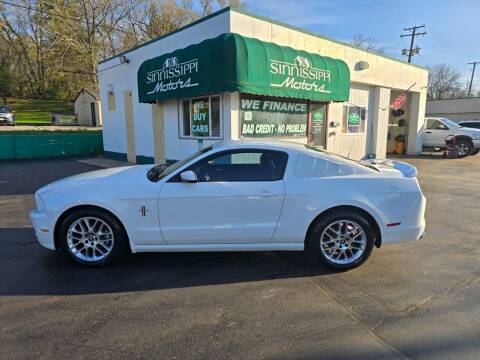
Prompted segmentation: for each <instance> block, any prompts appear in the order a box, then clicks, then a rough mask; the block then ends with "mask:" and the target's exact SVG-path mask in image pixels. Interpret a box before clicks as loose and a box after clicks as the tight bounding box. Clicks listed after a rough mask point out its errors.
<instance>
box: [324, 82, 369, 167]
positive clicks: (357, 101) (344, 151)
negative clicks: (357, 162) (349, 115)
mask: <svg viewBox="0 0 480 360" xmlns="http://www.w3.org/2000/svg"><path fill="white" fill-rule="evenodd" d="M372 100H373V90H372V89H371V88H369V87H367V86H363V85H358V84H352V85H351V88H350V99H349V101H348V102H347V103H333V104H330V106H329V109H328V122H329V123H330V122H332V121H338V122H340V124H341V125H340V126H339V127H335V128H329V129H328V134H327V150H329V151H332V152H335V153H337V154H341V155H344V156H349V157H351V158H354V159H361V158H362V157H364V156H365V154H366V140H367V132H368V130H369V124H370V122H372V121H373V116H372V114H373V112H372V109H371V107H372ZM347 104H349V105H352V106H362V107H366V108H367V121H366V123H365V129H364V132H363V133H359V134H348V133H344V132H343V106H344V105H347Z"/></svg>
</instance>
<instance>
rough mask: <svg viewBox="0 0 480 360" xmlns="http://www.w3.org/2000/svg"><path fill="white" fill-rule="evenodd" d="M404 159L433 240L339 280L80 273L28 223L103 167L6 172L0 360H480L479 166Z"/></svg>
mask: <svg viewBox="0 0 480 360" xmlns="http://www.w3.org/2000/svg"><path fill="white" fill-rule="evenodd" d="M407 161H409V162H411V163H412V164H414V165H415V166H417V167H418V169H419V181H420V183H421V185H422V188H423V190H424V193H425V195H426V197H427V201H428V204H427V233H426V236H425V237H424V238H423V239H422V240H419V241H416V242H410V243H404V244H396V245H389V246H384V247H382V248H381V249H375V250H374V252H373V254H372V256H371V258H370V259H369V261H368V262H367V263H366V264H364V265H363V266H361V267H360V268H357V269H355V270H352V271H349V272H344V273H334V272H331V271H329V270H328V269H326V268H325V267H323V266H322V265H320V264H319V263H317V262H316V261H315V260H314V259H312V258H311V257H309V256H307V255H305V254H303V253H296V252H253V253H192V254H188V253H164V254H136V255H128V256H125V257H124V258H122V259H121V260H120V261H118V262H115V263H113V264H112V265H111V266H107V267H104V268H97V269H85V268H82V267H80V266H78V265H76V264H74V263H72V262H71V261H69V260H68V259H67V258H65V257H64V256H63V254H61V253H56V252H52V251H49V250H47V249H43V248H42V247H41V246H40V245H39V244H38V243H37V241H36V240H35V236H34V232H33V229H32V228H31V226H30V223H29V221H28V216H27V215H28V211H29V209H30V208H32V207H33V206H34V201H33V193H34V191H35V190H36V189H37V188H39V187H40V186H42V185H44V184H47V183H49V182H51V181H54V180H56V179H59V178H62V177H65V176H69V175H72V174H75V173H80V172H84V171H89V170H95V169H97V167H96V166H93V165H88V164H87V163H88V161H87V163H85V162H80V161H78V160H77V159H67V160H36V161H33V160H31V161H30V160H27V161H7V162H0V259H1V260H0V359H3V360H6V359H31V358H55V359H57V358H58V359H72V360H73V359H93V358H95V359H101V358H116V359H137V358H157V359H190V358H198V359H288V358H292V359H293V358H294V359H405V358H414V359H452V358H455V359H480V302H479V299H480V281H479V275H480V262H479V259H480V246H479V242H480V235H479V234H480V221H479V218H480V191H479V186H478V184H479V180H478V179H479V176H480V157H478V156H477V157H469V158H466V159H455V160H447V159H440V158H428V157H425V158H419V159H408V160H407Z"/></svg>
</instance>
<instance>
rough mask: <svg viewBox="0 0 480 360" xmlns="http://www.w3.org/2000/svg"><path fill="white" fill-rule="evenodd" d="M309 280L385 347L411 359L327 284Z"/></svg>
mask: <svg viewBox="0 0 480 360" xmlns="http://www.w3.org/2000/svg"><path fill="white" fill-rule="evenodd" d="M305 280H306V281H307V282H309V283H310V284H312V285H313V286H315V287H316V288H317V289H319V290H320V291H321V292H322V293H323V294H324V295H325V296H327V297H328V298H329V299H330V300H332V301H333V302H334V303H335V304H337V305H338V306H339V307H341V308H342V309H343V311H344V312H345V313H346V315H348V316H349V317H350V318H351V319H352V320H353V322H354V323H355V324H358V325H360V326H361V327H362V328H363V329H364V330H365V331H366V332H367V333H368V334H369V335H370V336H371V337H372V338H373V339H375V340H376V341H377V342H378V343H380V344H381V345H382V346H383V347H385V348H386V349H388V350H389V351H391V352H392V353H394V354H395V355H396V356H397V357H398V358H400V359H409V357H408V356H406V355H405V354H403V353H402V352H401V351H400V350H398V349H396V348H395V347H393V346H392V345H390V344H389V343H388V342H387V341H386V340H385V339H383V338H382V337H381V336H380V335H378V334H377V333H375V331H373V329H372V328H370V327H369V326H368V325H367V324H365V323H364V322H363V321H362V319H361V317H360V315H358V314H357V313H356V312H355V311H354V310H353V308H352V307H348V306H345V305H343V304H342V303H341V302H340V300H339V299H338V297H337V296H336V295H335V294H334V293H333V292H332V291H331V290H330V289H329V288H328V287H326V286H325V285H323V284H319V283H317V282H315V281H313V279H310V278H306V279H305Z"/></svg>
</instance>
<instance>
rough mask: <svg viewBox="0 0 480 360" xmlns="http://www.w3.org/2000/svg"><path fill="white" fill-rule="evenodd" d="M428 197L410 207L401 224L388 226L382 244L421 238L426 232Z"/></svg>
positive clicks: (423, 197) (422, 197)
mask: <svg viewBox="0 0 480 360" xmlns="http://www.w3.org/2000/svg"><path fill="white" fill-rule="evenodd" d="M426 205H427V199H426V198H425V196H423V195H421V198H420V199H419V200H418V201H417V202H416V204H415V205H414V206H413V207H412V208H411V209H410V211H409V212H408V214H407V216H406V217H405V218H404V219H403V221H402V222H401V224H400V225H398V226H395V227H392V228H387V229H386V230H385V231H384V232H383V234H382V244H391V243H397V242H403V241H412V240H420V239H421V238H422V237H423V235H424V234H425V208H426Z"/></svg>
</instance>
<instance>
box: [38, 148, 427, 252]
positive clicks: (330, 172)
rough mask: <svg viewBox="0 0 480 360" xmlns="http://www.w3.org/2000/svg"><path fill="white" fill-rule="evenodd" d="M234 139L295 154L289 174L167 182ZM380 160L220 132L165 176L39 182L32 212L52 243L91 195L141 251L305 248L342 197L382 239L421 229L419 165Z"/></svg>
mask: <svg viewBox="0 0 480 360" xmlns="http://www.w3.org/2000/svg"><path fill="white" fill-rule="evenodd" d="M232 149H255V150H256V149H266V150H276V151H281V152H284V153H286V154H288V162H287V165H286V169H285V172H284V175H283V179H280V180H277V181H242V182H197V183H186V182H169V180H171V179H172V178H173V177H174V176H178V174H180V173H181V172H182V171H183V170H184V169H186V168H188V166H189V165H191V164H192V162H195V161H197V160H199V159H202V158H205V157H207V156H209V155H211V154H213V153H216V152H222V151H229V150H232ZM375 167H377V168H378V170H377V169H372V165H368V166H367V165H365V164H360V163H357V162H354V161H352V160H348V159H345V158H342V157H339V156H335V155H332V154H328V153H323V152H317V151H313V150H311V149H308V148H306V147H305V146H304V145H301V144H294V143H276V142H250V141H248V142H221V143H217V144H215V145H214V146H213V147H212V149H210V150H209V151H207V152H205V153H203V154H202V155H200V156H199V157H197V158H195V160H191V161H189V162H186V163H184V164H183V166H180V167H179V168H177V169H176V170H175V171H173V172H172V173H171V174H170V175H168V176H166V177H165V178H163V179H162V180H160V181H158V182H152V181H150V180H148V179H147V176H146V174H147V172H148V170H149V169H150V168H152V165H142V166H128V167H120V168H111V169H106V170H98V171H93V172H88V173H84V174H80V175H76V176H72V177H69V178H66V179H63V180H60V181H57V182H54V183H51V184H49V185H47V186H45V187H43V188H41V189H40V190H38V191H37V192H36V194H35V197H36V204H37V208H36V209H35V210H33V211H32V212H31V213H30V217H31V221H32V223H33V226H34V228H35V232H36V236H37V238H38V240H39V242H40V243H41V244H42V245H43V246H44V247H46V248H48V249H56V248H57V245H56V241H55V226H56V224H57V222H58V220H59V218H61V216H62V214H64V213H65V212H66V211H68V210H69V209H72V208H75V207H78V206H83V205H90V206H96V207H99V208H102V209H105V210H107V211H109V212H111V213H112V214H114V215H115V216H116V217H117V218H118V219H119V220H120V222H121V223H122V224H123V226H124V228H125V230H126V233H127V235H128V240H129V244H130V248H131V250H132V252H134V253H135V252H157V251H158V252H161V251H249V250H254V251H258V250H303V249H304V244H305V238H306V234H307V230H308V228H309V226H310V225H311V224H312V223H313V222H314V220H315V219H316V218H317V217H318V216H319V215H320V214H322V213H324V212H325V211H327V210H329V209H332V208H336V207H339V206H350V207H355V208H359V209H362V210H363V211H365V212H367V213H368V214H369V215H370V216H371V218H372V219H374V221H375V222H376V224H377V226H378V229H379V231H380V234H379V235H381V242H382V243H383V244H386V243H392V242H396V241H406V240H417V239H419V238H420V237H421V236H422V234H423V232H424V229H425V220H424V213H425V203H426V200H425V197H424V196H423V195H422V192H421V190H420V187H419V184H418V182H417V179H416V177H415V176H416V169H415V168H414V167H412V166H410V165H408V164H405V163H400V162H388V161H387V162H385V161H384V162H383V163H379V164H377V165H375ZM398 169H400V170H398ZM376 245H377V246H379V245H380V244H376Z"/></svg>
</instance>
